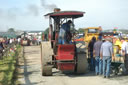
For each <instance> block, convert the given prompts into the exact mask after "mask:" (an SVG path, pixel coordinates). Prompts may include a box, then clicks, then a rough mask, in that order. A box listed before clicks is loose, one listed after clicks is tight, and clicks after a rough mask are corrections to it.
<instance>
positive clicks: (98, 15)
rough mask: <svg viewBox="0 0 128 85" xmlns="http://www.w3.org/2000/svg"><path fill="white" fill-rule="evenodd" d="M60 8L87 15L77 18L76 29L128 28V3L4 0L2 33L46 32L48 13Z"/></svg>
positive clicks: (120, 0)
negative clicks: (10, 31)
mask: <svg viewBox="0 0 128 85" xmlns="http://www.w3.org/2000/svg"><path fill="white" fill-rule="evenodd" d="M55 7H58V8H60V9H61V10H62V11H65V10H76V11H83V12H85V14H84V17H82V18H79V19H75V28H77V29H78V28H87V27H99V26H101V27H102V29H104V30H106V29H113V28H114V27H117V28H119V29H127V28H128V21H127V20H128V0H0V31H6V30H7V29H9V28H15V29H16V30H40V31H41V30H42V31H43V30H45V29H46V28H47V27H48V23H49V22H48V19H47V18H45V17H44V15H45V14H47V13H49V12H52V11H53V8H55Z"/></svg>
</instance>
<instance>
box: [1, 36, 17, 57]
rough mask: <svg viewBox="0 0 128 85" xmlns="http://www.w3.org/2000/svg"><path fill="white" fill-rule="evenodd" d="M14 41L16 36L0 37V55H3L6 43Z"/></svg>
mask: <svg viewBox="0 0 128 85" xmlns="http://www.w3.org/2000/svg"><path fill="white" fill-rule="evenodd" d="M15 41H17V42H18V39H16V38H9V39H7V38H4V37H1V38H0V57H1V56H3V52H4V51H5V48H7V47H8V45H10V44H12V43H13V42H15Z"/></svg>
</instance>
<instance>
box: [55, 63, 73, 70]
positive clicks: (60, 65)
mask: <svg viewBox="0 0 128 85" xmlns="http://www.w3.org/2000/svg"><path fill="white" fill-rule="evenodd" d="M57 66H58V69H59V70H61V71H69V70H70V71H74V70H75V64H74V63H58V64H57Z"/></svg>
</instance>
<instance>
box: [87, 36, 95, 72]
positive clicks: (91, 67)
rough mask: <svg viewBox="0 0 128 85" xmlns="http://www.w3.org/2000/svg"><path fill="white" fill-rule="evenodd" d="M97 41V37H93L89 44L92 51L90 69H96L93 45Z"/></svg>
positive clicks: (90, 51) (89, 49)
mask: <svg viewBox="0 0 128 85" xmlns="http://www.w3.org/2000/svg"><path fill="white" fill-rule="evenodd" d="M95 42H96V37H92V39H91V41H90V42H89V45H88V51H89V53H90V59H91V63H90V70H91V71H94V69H95V59H94V58H93V46H94V43H95Z"/></svg>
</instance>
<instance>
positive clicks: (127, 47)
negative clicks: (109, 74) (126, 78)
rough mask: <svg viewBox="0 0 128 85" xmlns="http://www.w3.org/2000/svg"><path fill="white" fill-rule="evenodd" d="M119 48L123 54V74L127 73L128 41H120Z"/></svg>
mask: <svg viewBox="0 0 128 85" xmlns="http://www.w3.org/2000/svg"><path fill="white" fill-rule="evenodd" d="M121 50H122V55H123V56H124V66H125V69H126V71H125V72H124V74H127V75H128V42H127V41H125V39H124V42H123V43H122V46H121Z"/></svg>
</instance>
